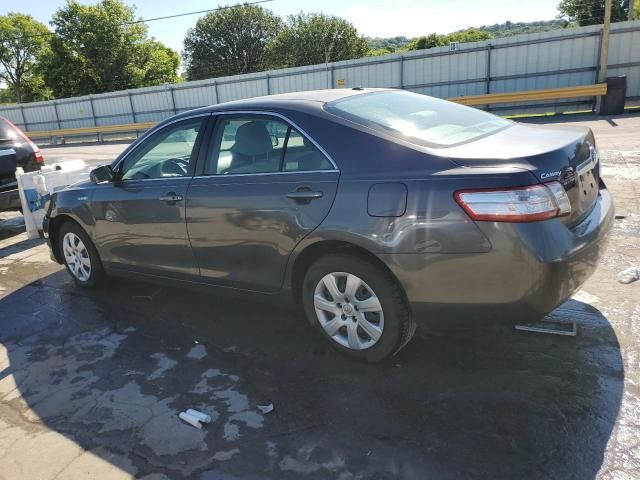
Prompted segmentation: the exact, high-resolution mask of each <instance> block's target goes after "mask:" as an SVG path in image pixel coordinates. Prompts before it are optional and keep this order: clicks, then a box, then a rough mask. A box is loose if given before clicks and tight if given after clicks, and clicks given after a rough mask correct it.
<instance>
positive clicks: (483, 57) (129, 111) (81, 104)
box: [0, 21, 640, 131]
mask: <svg viewBox="0 0 640 480" xmlns="http://www.w3.org/2000/svg"><path fill="white" fill-rule="evenodd" d="M600 42H601V26H598V25H594V26H590V27H581V28H572V29H566V30H555V31H551V32H545V33H535V34H527V35H519V36H515V37H509V38H501V39H493V40H489V41H484V42H475V43H465V44H461V45H460V49H459V50H457V51H449V47H437V48H431V49H428V50H420V51H413V52H406V53H403V54H402V55H399V54H391V55H385V56H382V57H370V58H362V59H357V60H347V61H343V62H336V63H329V64H326V65H312V66H308V67H298V68H287V69H283V70H271V71H268V72H260V73H252V74H247V75H237V76H232V77H222V78H216V79H208V80H199V81H195V82H185V83H180V84H173V85H166V86H160V87H149V88H141V89H135V90H126V91H121V92H113V93H105V94H99V95H89V96H84V97H76V98H67V99H60V100H54V101H48V102H34V103H27V104H19V105H5V106H1V107H0V115H3V116H5V117H7V118H8V119H9V120H11V121H12V122H13V123H15V124H16V125H18V126H19V127H21V128H23V129H24V130H26V131H37V130H56V129H63V128H80V127H93V126H102V125H117V124H126V123H138V122H149V121H160V120H163V119H165V118H167V117H169V116H171V115H174V114H175V113H178V112H181V111H184V110H190V109H192V108H196V107H201V106H204V105H211V104H215V103H220V102H227V101H230V100H237V99H241V98H248V97H255V96H260V95H272V94H276V93H286V92H292V91H300V90H315V89H323V88H337V87H354V86H361V87H393V88H403V89H406V90H411V91H414V92H417V93H423V94H427V95H432V96H436V97H441V98H450V97H458V96H463V95H481V94H485V93H499V92H517V91H522V90H534V89H543V88H554V87H570V86H576V85H586V84H592V83H596V79H597V75H598V67H597V65H598V58H599V51H600ZM608 74H609V76H615V75H626V77H627V102H633V101H637V100H640V22H638V21H635V22H621V23H616V24H614V25H613V26H612V31H611V41H610V51H609V66H608ZM592 103H593V98H584V99H576V100H569V101H563V102H546V103H543V104H536V105H531V104H528V105H516V104H508V105H500V106H495V107H492V108H491V109H492V110H496V111H499V112H500V113H503V114H509V113H525V112H526V113H532V112H538V111H544V112H549V111H557V112H559V111H567V110H571V109H577V108H583V109H584V108H589V106H591V105H592Z"/></svg>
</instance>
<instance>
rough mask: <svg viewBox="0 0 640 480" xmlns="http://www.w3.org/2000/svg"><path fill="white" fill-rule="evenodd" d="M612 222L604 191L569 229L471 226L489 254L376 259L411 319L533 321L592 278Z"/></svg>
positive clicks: (551, 224)
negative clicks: (394, 281) (400, 290)
mask: <svg viewBox="0 0 640 480" xmlns="http://www.w3.org/2000/svg"><path fill="white" fill-rule="evenodd" d="M613 218H614V206H613V201H612V198H611V195H610V193H609V191H608V190H607V189H606V188H603V189H601V190H600V192H599V195H598V198H597V200H596V203H595V205H594V207H593V209H592V210H591V212H590V213H589V214H588V215H587V217H586V218H585V219H584V220H583V221H582V222H581V223H580V224H578V225H577V226H575V227H573V228H571V229H569V228H567V227H566V226H565V225H564V224H562V222H560V221H559V220H547V221H544V222H535V223H522V224H509V223H489V222H478V224H477V225H478V227H479V228H480V229H481V230H482V231H483V233H484V234H485V235H486V237H487V238H488V239H489V241H490V242H491V244H492V249H491V251H489V252H487V253H473V254H467V255H465V254H407V255H401V254H388V255H380V258H381V259H382V260H383V261H384V262H385V263H386V264H387V265H388V266H389V267H390V268H391V270H392V271H393V272H394V274H395V275H396V276H397V278H398V279H399V280H400V282H401V283H402V285H403V286H404V289H405V291H406V294H407V298H408V300H409V302H410V304H411V306H412V308H413V311H414V314H415V315H416V319H417V320H421V319H424V320H428V319H434V318H437V319H440V320H442V319H450V318H457V319H467V318H468V319H477V318H485V319H492V320H497V319H504V320H511V319H513V320H517V321H530V320H535V319H539V318H541V317H543V316H545V315H546V314H548V313H549V312H551V311H552V310H554V309H555V308H556V307H557V306H558V305H560V304H561V303H563V302H564V301H565V300H566V299H567V298H569V297H570V296H571V295H572V294H573V293H575V292H576V290H578V289H579V288H580V287H581V286H582V285H583V284H584V282H585V281H586V280H587V279H588V278H589V277H590V276H591V275H592V274H593V272H594V271H595V270H596V268H597V265H598V260H599V258H600V257H601V256H602V253H603V251H604V248H605V244H606V238H607V233H608V232H609V230H610V229H611V226H612V223H613Z"/></svg>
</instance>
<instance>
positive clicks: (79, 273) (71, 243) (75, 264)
mask: <svg viewBox="0 0 640 480" xmlns="http://www.w3.org/2000/svg"><path fill="white" fill-rule="evenodd" d="M62 251H63V254H64V260H65V263H66V264H67V267H69V271H70V272H71V274H72V275H73V276H74V277H75V278H77V279H78V280H80V281H81V282H86V281H87V280H89V277H90V276H91V258H90V257H89V251H88V250H87V247H86V246H85V244H84V243H83V241H82V240H81V239H80V237H79V236H78V235H76V234H75V233H73V232H67V233H66V234H65V236H64V237H63V239H62Z"/></svg>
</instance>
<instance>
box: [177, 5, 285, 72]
mask: <svg viewBox="0 0 640 480" xmlns="http://www.w3.org/2000/svg"><path fill="white" fill-rule="evenodd" d="M281 28H282V20H281V19H280V18H279V17H277V16H275V15H274V14H273V13H271V11H269V10H266V9H264V8H262V7H260V6H257V5H246V4H245V5H239V6H236V7H233V8H226V9H222V10H217V11H215V12H211V13H208V14H207V15H205V16H204V17H202V18H200V19H199V20H198V21H197V23H196V26H195V27H194V28H192V29H189V31H188V32H187V36H186V38H185V39H184V50H183V52H182V58H183V60H184V63H185V65H186V72H187V78H188V79H189V80H198V79H202V78H210V77H216V76H224V75H236V74H240V73H251V72H259V71H261V70H263V69H264V68H265V66H266V63H265V55H264V52H265V48H266V46H267V44H268V43H269V42H270V41H271V40H272V39H273V38H274V37H275V36H276V34H277V33H278V32H279V31H280V29H281Z"/></svg>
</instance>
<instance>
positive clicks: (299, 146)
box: [204, 115, 333, 175]
mask: <svg viewBox="0 0 640 480" xmlns="http://www.w3.org/2000/svg"><path fill="white" fill-rule="evenodd" d="M213 142H214V144H213V148H212V149H211V150H210V155H209V159H208V161H207V164H206V167H205V172H204V173H205V174H206V175H229V174H253V173H277V172H282V171H289V172H291V171H315V170H331V169H332V168H333V165H332V164H331V162H329V160H327V158H326V157H325V156H324V155H323V154H322V153H321V152H320V150H318V148H317V147H316V146H315V145H314V144H313V143H312V142H311V141H309V140H308V139H307V138H306V137H304V136H303V135H302V134H301V133H300V132H298V131H297V130H296V129H295V128H293V127H291V126H290V125H289V124H287V123H286V122H285V121H284V120H280V119H276V118H273V117H269V116H258V115H247V116H238V117H236V116H234V117H229V116H221V118H220V120H219V123H218V127H217V128H216V134H215V135H214V138H213Z"/></svg>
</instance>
